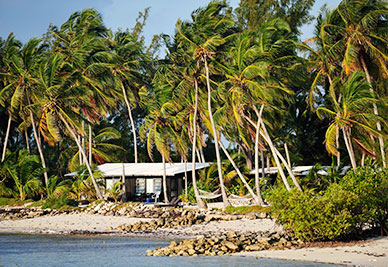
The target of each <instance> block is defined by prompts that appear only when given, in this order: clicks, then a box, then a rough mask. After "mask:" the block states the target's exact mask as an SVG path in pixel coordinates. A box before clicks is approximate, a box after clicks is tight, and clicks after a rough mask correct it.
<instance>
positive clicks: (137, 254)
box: [0, 234, 334, 267]
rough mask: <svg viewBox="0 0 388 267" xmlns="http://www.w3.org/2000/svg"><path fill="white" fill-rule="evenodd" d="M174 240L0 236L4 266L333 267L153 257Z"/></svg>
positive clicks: (0, 259)
mask: <svg viewBox="0 0 388 267" xmlns="http://www.w3.org/2000/svg"><path fill="white" fill-rule="evenodd" d="M170 241H171V240H166V239H153V238H133V237H119V236H73V235H72V236H63V235H61V236H59V235H43V234H40V235H36V234H31V235H26V234H0V266H28V267H33V266H89V267H92V266H93V267H94V266H146V267H148V266H179V267H185V266H200V267H207V266H236V267H242V266H271V267H274V266H289V267H291V266H330V267H333V266H334V265H330V264H319V263H312V262H299V261H284V260H275V259H262V258H255V257H239V256H221V257H209V256H199V257H149V256H145V255H146V251H147V250H148V249H155V248H157V247H162V246H166V245H169V243H170Z"/></svg>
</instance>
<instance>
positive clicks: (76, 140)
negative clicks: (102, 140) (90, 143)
mask: <svg viewBox="0 0 388 267" xmlns="http://www.w3.org/2000/svg"><path fill="white" fill-rule="evenodd" d="M58 116H59V118H60V119H61V121H62V122H63V123H64V124H65V126H66V128H67V130H68V131H69V132H70V133H71V135H72V137H73V139H74V141H75V142H76V143H77V146H78V148H79V150H80V151H81V154H82V156H83V157H84V159H85V164H86V168H87V169H88V172H89V175H90V178H91V179H92V183H93V186H94V189H95V190H96V196H97V198H98V199H102V195H101V192H100V189H99V188H98V185H97V183H96V179H94V175H93V172H92V169H91V168H90V164H89V162H88V159H87V156H86V153H85V151H84V150H83V149H82V147H81V143H80V142H79V140H78V138H77V135H76V133H75V132H74V130H73V129H72V128H71V127H70V125H69V123H68V122H67V121H66V120H65V118H64V117H63V116H62V114H61V113H58Z"/></svg>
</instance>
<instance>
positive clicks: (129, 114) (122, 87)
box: [121, 83, 137, 163]
mask: <svg viewBox="0 0 388 267" xmlns="http://www.w3.org/2000/svg"><path fill="white" fill-rule="evenodd" d="M121 90H122V91H123V95H124V100H125V104H126V105H127V109H128V116H129V120H130V121H131V127H132V134H133V147H134V154H135V155H134V156H135V163H137V139H136V129H135V123H134V121H133V117H132V111H131V106H130V105H129V101H128V97H127V92H126V91H125V88H124V84H122V83H121Z"/></svg>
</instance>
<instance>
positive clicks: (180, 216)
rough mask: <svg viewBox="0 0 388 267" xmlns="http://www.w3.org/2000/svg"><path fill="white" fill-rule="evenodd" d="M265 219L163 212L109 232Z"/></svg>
mask: <svg viewBox="0 0 388 267" xmlns="http://www.w3.org/2000/svg"><path fill="white" fill-rule="evenodd" d="M264 218H267V214H265V213H257V214H253V213H251V214H246V215H230V214H223V213H221V212H218V211H217V212H212V211H194V210H192V211H189V210H176V209H171V210H164V211H163V212H162V213H161V214H160V216H159V218H158V219H156V220H152V221H149V222H137V223H135V224H129V225H125V224H124V225H120V226H119V227H117V228H115V229H113V228H109V230H117V231H123V232H135V233H136V232H140V231H141V232H150V231H154V230H157V229H160V228H174V227H178V226H188V227H190V226H192V225H195V224H207V223H209V222H211V221H232V220H240V219H252V220H254V219H264Z"/></svg>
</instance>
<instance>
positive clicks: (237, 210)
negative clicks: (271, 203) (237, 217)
mask: <svg viewBox="0 0 388 267" xmlns="http://www.w3.org/2000/svg"><path fill="white" fill-rule="evenodd" d="M270 210H271V207H261V206H258V205H255V206H241V207H232V206H228V207H226V209H225V212H226V213H229V214H246V213H260V212H265V213H268V212H270Z"/></svg>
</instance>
